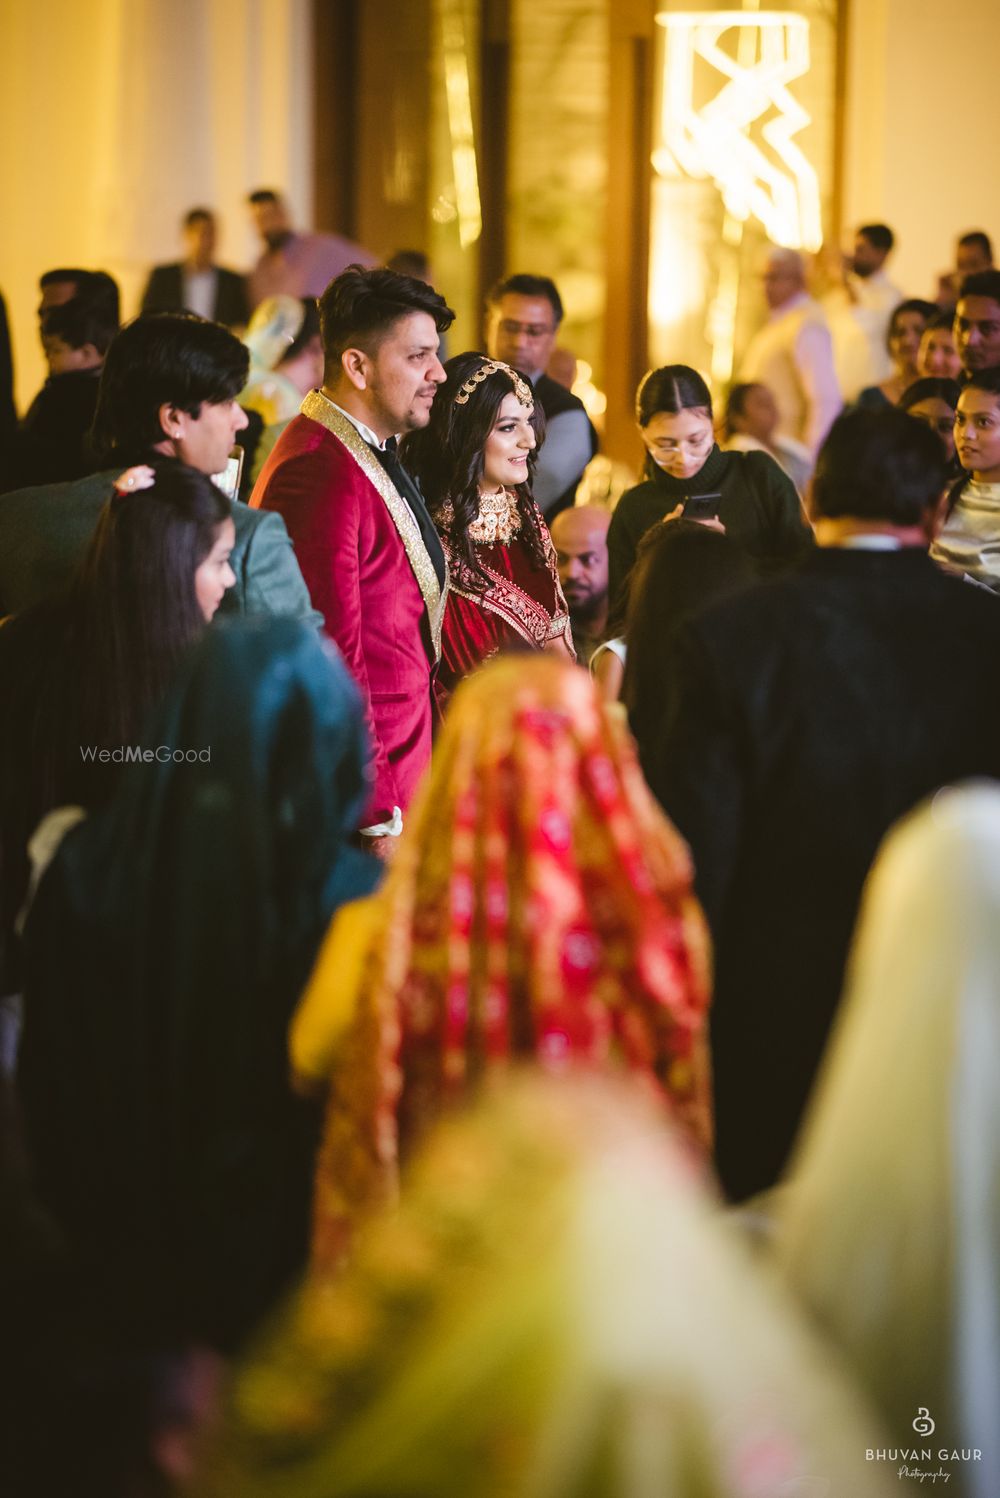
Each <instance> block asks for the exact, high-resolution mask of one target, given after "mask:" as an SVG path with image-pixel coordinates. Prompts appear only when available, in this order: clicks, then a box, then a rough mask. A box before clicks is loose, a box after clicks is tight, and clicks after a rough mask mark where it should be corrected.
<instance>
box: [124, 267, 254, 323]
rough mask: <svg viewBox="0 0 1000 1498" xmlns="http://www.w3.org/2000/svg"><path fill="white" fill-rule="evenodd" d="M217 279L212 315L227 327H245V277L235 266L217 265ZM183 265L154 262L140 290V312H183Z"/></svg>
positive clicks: (247, 309)
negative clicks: (141, 290)
mask: <svg viewBox="0 0 1000 1498" xmlns="http://www.w3.org/2000/svg"><path fill="white" fill-rule="evenodd" d="M215 269H216V270H217V271H218V273H219V275H218V280H217V281H216V283H215V306H214V308H213V309H212V316H213V318H214V319H215V321H216V322H221V323H225V325H226V326H227V327H229V328H239V327H244V326H245V325H246V323H247V322H249V320H250V308H249V304H248V302H247V287H246V281H245V280H244V279H243V277H242V276H241V275H238V274H237V272H236V271H234V270H224V269H223V267H222V266H221V265H217V266H216V267H215ZM183 291H184V267H183V265H182V264H181V263H180V262H178V263H177V264H175V265H154V267H153V269H152V271H151V272H150V276H149V280H148V282H147V283H146V290H145V291H144V292H143V294H142V310H143V312H183V311H185V310H186V309H185V306H184V296H183Z"/></svg>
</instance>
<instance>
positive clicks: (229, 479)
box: [212, 447, 244, 499]
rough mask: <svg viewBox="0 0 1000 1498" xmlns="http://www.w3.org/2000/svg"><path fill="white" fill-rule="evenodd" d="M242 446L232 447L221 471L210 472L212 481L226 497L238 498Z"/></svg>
mask: <svg viewBox="0 0 1000 1498" xmlns="http://www.w3.org/2000/svg"><path fill="white" fill-rule="evenodd" d="M243 458H244V452H243V449H242V447H234V448H233V450H232V452H231V453H230V454H229V457H228V459H227V461H226V466H225V468H224V469H223V470H222V472H221V473H213V474H212V483H213V484H215V485H216V486H217V487H218V488H219V489H221V490H222V492H223V494H224V495H225V496H226V498H227V499H239V497H240V479H241V478H242V477H243Z"/></svg>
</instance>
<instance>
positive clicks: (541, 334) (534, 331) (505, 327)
mask: <svg viewBox="0 0 1000 1498" xmlns="http://www.w3.org/2000/svg"><path fill="white" fill-rule="evenodd" d="M499 328H500V331H501V333H506V334H507V337H508V338H516V337H517V335H518V333H523V334H524V336H525V338H531V339H538V338H547V337H548V335H549V334H550V333H554V332H555V324H554V323H552V324H548V323H538V322H512V321H511V320H510V318H509V317H504V318H501V320H500V323H499Z"/></svg>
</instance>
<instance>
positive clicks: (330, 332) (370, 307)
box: [250, 266, 454, 853]
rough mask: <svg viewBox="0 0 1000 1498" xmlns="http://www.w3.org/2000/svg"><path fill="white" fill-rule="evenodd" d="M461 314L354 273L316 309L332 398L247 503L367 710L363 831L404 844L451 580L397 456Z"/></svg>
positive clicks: (421, 293) (309, 403) (416, 285)
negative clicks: (296, 578) (286, 552)
mask: <svg viewBox="0 0 1000 1498" xmlns="http://www.w3.org/2000/svg"><path fill="white" fill-rule="evenodd" d="M453 317H454V313H453V312H452V310H451V308H450V307H448V306H447V305H446V304H445V301H444V298H443V297H441V296H439V295H438V293H437V292H436V291H434V290H433V289H432V288H431V287H430V286H428V285H426V284H425V283H424V282H423V281H417V280H415V279H414V278H413V277H412V276H402V275H398V274H397V273H396V272H395V271H391V270H385V269H375V270H364V269H362V268H361V267H360V266H351V267H350V268H349V269H348V270H346V271H344V272H343V273H342V274H341V275H339V276H338V277H337V278H336V280H334V281H331V283H330V285H329V286H328V287H327V289H326V291H325V292H324V293H323V296H322V298H321V299H320V325H321V331H322V336H323V350H324V355H325V360H326V364H325V373H324V380H323V386H322V388H321V389H320V390H313V391H310V393H309V394H308V395H307V396H306V398H305V400H304V401H303V403H302V411H301V414H300V415H298V416H295V417H293V418H292V420H291V421H290V422H289V424H288V426H287V427H286V428H285V430H284V432H283V433H282V434H281V436H280V437H279V439H278V441H277V443H276V444H275V447H274V450H273V451H272V453H271V456H270V457H269V458H268V460H267V463H266V464H265V465H264V469H263V471H262V473H261V476H260V478H259V479H258V481H257V485H256V487H255V489H254V492H253V495H252V497H251V501H250V503H251V504H252V505H254V506H258V507H261V508H263V509H267V510H278V511H279V512H280V513H281V515H282V516H283V517H284V520H285V523H286V525H287V526H288V530H289V534H290V535H291V538H292V543H293V545H294V547H295V551H296V554H297V556H298V559H299V565H300V566H301V568H302V572H303V576H304V577H305V580H306V583H307V585H308V588H309V591H310V593H311V595H312V601H313V604H314V605H315V607H316V608H317V609H319V611H320V612H321V614H322V615H323V618H324V620H325V623H326V629H327V632H328V634H329V635H330V636H331V637H332V638H333V639H334V640H335V641H336V642H337V644H338V645H339V646H340V649H341V651H342V652H343V656H344V659H345V661H346V662H347V665H348V668H349V669H350V671H351V672H352V674H353V676H354V679H355V681H356V682H357V684H358V686H359V688H360V690H361V693H362V696H363V698H364V702H365V708H366V714H367V719H368V729H369V734H370V736H371V744H372V750H373V755H374V771H375V783H374V787H373V792H372V797H371V800H370V802H369V806H368V809H367V811H366V813H365V814H364V818H363V826H362V829H361V830H362V831H364V832H366V833H367V834H368V835H369V836H371V837H372V838H374V839H378V845H377V851H378V852H380V853H388V851H389V848H390V846H391V844H389V843H387V842H386V841H385V840H386V839H387V838H393V837H397V836H398V835H399V832H400V831H401V829H402V817H403V813H404V811H405V810H406V806H407V804H408V802H409V800H410V797H411V796H412V794H413V791H414V788H415V786H416V783H417V781H418V780H419V779H420V776H421V774H422V772H423V770H424V769H425V768H426V766H427V764H428V763H429V761H430V752H431V673H432V670H433V667H434V665H435V663H436V661H437V658H438V656H439V654H440V648H441V620H442V617H443V612H444V601H445V593H446V591H447V581H448V580H447V567H446V564H445V559H444V552H443V551H442V548H441V542H440V539H439V538H438V534H437V531H436V530H435V528H434V524H433V522H432V520H431V518H430V516H429V514H428V513H427V509H426V506H425V505H424V502H423V498H422V496H421V494H420V490H419V489H418V488H417V485H416V484H415V483H414V481H413V479H412V478H411V477H410V475H409V474H408V473H407V472H406V470H405V469H404V468H403V466H402V464H401V463H400V461H399V458H398V456H397V454H396V442H397V439H398V438H399V437H400V436H404V435H405V434H406V433H407V432H413V431H416V430H417V429H418V428H420V427H424V426H426V425H427V422H428V421H429V419H430V412H431V404H432V402H433V400H434V394H435V392H436V390H437V387H438V385H440V384H441V383H442V382H443V381H444V378H445V373H444V369H443V368H442V365H441V361H440V359H439V358H438V345H439V340H440V335H441V334H442V333H443V332H444V331H445V329H446V328H448V327H450V325H451V322H452V319H453Z"/></svg>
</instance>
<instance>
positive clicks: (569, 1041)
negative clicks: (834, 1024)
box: [314, 656, 711, 1263]
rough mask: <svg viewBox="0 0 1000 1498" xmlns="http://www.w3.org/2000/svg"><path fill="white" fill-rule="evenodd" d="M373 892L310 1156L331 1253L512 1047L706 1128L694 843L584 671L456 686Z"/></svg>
mask: <svg viewBox="0 0 1000 1498" xmlns="http://www.w3.org/2000/svg"><path fill="white" fill-rule="evenodd" d="M376 900H377V904H378V912H377V917H376V920H375V928H376V930H377V933H378V935H377V940H375V941H374V942H373V943H372V945H371V948H370V950H369V953H368V955H367V959H366V962H365V966H364V976H363V978H362V982H361V986H360V993H359V995H358V1002H357V1007H356V1011H355V1016H354V1021H353V1026H352V1030H351V1032H350V1034H349V1036H348V1038H347V1039H346V1041H345V1044H344V1045H343V1046H342V1047H341V1050H340V1056H339V1063H338V1065H337V1067H336V1072H335V1076H334V1079H333V1087H332V1090H331V1097H332V1101H331V1106H330V1110H329V1115H328V1120H327V1131H326V1139H325V1143H324V1147H323V1151H322V1152H321V1158H320V1165H319V1176H318V1182H317V1236H316V1239H315V1242H314V1247H315V1249H316V1253H317V1257H318V1258H319V1259H321V1260H323V1261H324V1262H326V1263H329V1262H330V1261H331V1259H333V1260H336V1258H337V1257H338V1256H339V1255H340V1253H341V1251H342V1247H343V1222H344V1217H345V1216H346V1217H347V1218H350V1217H352V1216H353V1215H355V1212H354V1204H357V1205H358V1206H361V1205H364V1204H365V1203H366V1201H367V1203H368V1204H370V1203H371V1202H372V1200H375V1199H379V1198H381V1199H384V1198H385V1195H386V1194H387V1191H391V1187H392V1179H393V1174H394V1170H395V1166H396V1162H397V1158H398V1156H399V1153H400V1152H401V1151H402V1152H403V1153H404V1154H405V1153H407V1152H408V1151H409V1149H410V1147H411V1146H412V1144H413V1143H414V1142H415V1141H416V1140H417V1139H418V1138H419V1137H421V1136H422V1135H423V1133H424V1132H425V1131H426V1129H427V1128H428V1127H429V1125H430V1124H431V1123H432V1122H433V1120H434V1119H435V1118H436V1117H437V1116H438V1114H440V1113H441V1112H442V1111H443V1109H445V1108H446V1107H447V1106H448V1105H450V1104H453V1103H457V1102H460V1101H462V1100H464V1099H465V1098H466V1097H468V1096H470V1095H472V1093H473V1092H474V1091H475V1089H476V1087H477V1085H478V1084H479V1083H480V1081H481V1080H482V1079H483V1077H484V1075H485V1074H486V1073H487V1072H492V1071H495V1070H497V1069H504V1068H505V1067H506V1066H507V1064H508V1063H510V1062H514V1061H518V1060H521V1061H523V1060H524V1059H526V1058H534V1059H535V1061H536V1062H537V1063H538V1064H539V1065H541V1066H542V1067H543V1068H544V1069H546V1070H547V1071H549V1072H562V1071H565V1070H568V1069H569V1068H570V1067H571V1066H572V1065H573V1064H574V1063H584V1064H585V1065H589V1066H597V1067H607V1066H610V1067H612V1068H618V1069H622V1068H624V1069H628V1070H630V1071H631V1072H633V1073H636V1074H638V1078H639V1079H641V1084H642V1086H643V1088H644V1089H646V1090H651V1091H652V1092H654V1093H655V1094H656V1095H657V1096H658V1097H659V1098H660V1100H661V1103H665V1104H666V1106H667V1107H668V1109H669V1111H671V1112H672V1114H673V1115H674V1116H675V1117H676V1118H677V1119H678V1120H679V1122H680V1123H681V1125H682V1126H683V1128H684V1129H685V1130H686V1131H687V1132H688V1134H689V1135H690V1136H693V1138H694V1139H695V1140H696V1141H698V1143H699V1144H701V1145H707V1144H708V1143H709V1142H710V1136H711V1124H710V1112H709V1076H708V1062H707V1050H706V1039H705V1031H706V1018H707V1015H706V1010H707V1005H708V994H709V980H708V940H707V936H706V931H705V926H704V921H703V918H702V915H701V911H700V909H699V907H698V905H697V903H696V901H695V899H694V897H693V895H692V893H691V864H690V859H689V856H688V851H687V848H686V846H685V844H684V843H683V841H682V840H681V838H680V837H679V835H678V834H677V832H676V831H675V830H674V829H673V827H671V825H670V824H669V823H668V822H667V820H666V818H665V817H664V816H663V815H662V813H661V812H660V810H659V808H658V807H657V806H656V804H655V802H654V801H653V798H652V796H651V795H650V793H649V791H648V789H647V787H646V785H645V782H644V781H643V779H642V775H641V772H640V770H639V767H638V763H637V761H636V757H635V752H634V748H633V745H632V741H631V739H630V738H629V736H628V733H627V731H626V730H625V728H624V726H623V724H621V723H620V722H619V721H618V720H617V719H616V718H615V717H613V716H611V715H609V714H608V713H607V712H606V711H605V710H604V708H603V707H602V705H601V703H600V702H599V700H598V698H597V696H596V694H595V691H594V688H593V685H592V683H591V681H590V679H589V677H588V676H587V674H586V673H585V672H583V671H580V670H579V669H578V668H575V667H573V666H568V665H562V664H560V663H557V662H555V661H553V660H551V659H549V658H546V657H537V658H536V657H532V658H528V657H525V656H518V657H516V658H509V659H507V660H504V661H500V662H496V663H494V664H492V665H490V666H488V667H486V668H485V669H483V670H482V671H480V672H477V673H476V674H475V675H474V676H473V677H471V678H470V679H469V680H468V681H467V682H466V683H464V684H463V685H462V686H461V687H460V689H459V691H458V692H457V694H456V696H455V698H454V701H453V704H452V707H451V710H450V712H449V714H448V717H447V720H446V723H445V727H444V730H443V732H442V735H441V737H440V739H439V741H438V745H437V749H436V755H435V762H434V766H433V768H432V772H431V774H430V776H429V778H428V780H427V781H426V782H425V784H424V787H423V790H422V793H421V795H420V796H419V797H418V799H417V802H416V804H415V807H414V809H413V810H412V811H411V814H410V817H409V819H408V826H407V830H406V833H405V835H404V837H403V839H402V843H401V846H400V849H399V852H398V854H397V856H396V859H395V862H394V863H393V865H392V868H391V871H390V874H389V877H388V879H387V881H386V884H385V886H384V888H383V890H382V891H381V893H380V894H379V895H378V896H376ZM320 981H322V979H320ZM373 1174H374V1176H375V1177H376V1178H378V1177H381V1182H380V1183H379V1181H378V1180H377V1179H376V1180H373V1179H372V1176H373ZM352 1198H353V1201H352Z"/></svg>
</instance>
